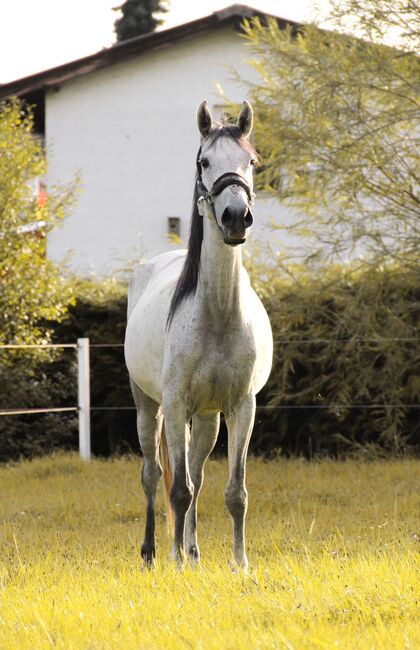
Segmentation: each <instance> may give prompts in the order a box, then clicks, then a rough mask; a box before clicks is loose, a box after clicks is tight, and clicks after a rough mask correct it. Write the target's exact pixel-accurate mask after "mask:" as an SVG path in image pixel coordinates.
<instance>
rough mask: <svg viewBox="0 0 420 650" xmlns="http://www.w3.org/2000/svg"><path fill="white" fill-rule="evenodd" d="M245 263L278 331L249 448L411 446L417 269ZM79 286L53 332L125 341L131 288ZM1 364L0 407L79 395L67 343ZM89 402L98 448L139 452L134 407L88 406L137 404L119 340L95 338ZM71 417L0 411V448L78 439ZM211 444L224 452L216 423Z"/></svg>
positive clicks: (69, 445)
mask: <svg viewBox="0 0 420 650" xmlns="http://www.w3.org/2000/svg"><path fill="white" fill-rule="evenodd" d="M250 270H251V274H252V275H253V278H254V284H255V285H256V286H257V289H258V291H259V293H260V294H261V297H262V299H263V301H264V304H265V306H266V308H267V310H268V312H269V316H270V320H271V323H272V327H273V334H274V339H275V341H276V344H275V356H274V365H273V370H272V373H271V377H270V379H269V382H268V384H267V386H266V388H265V389H264V390H263V392H262V393H261V394H260V396H259V398H258V403H259V405H260V407H262V408H260V409H259V410H258V411H257V418H256V424H255V429H254V435H253V438H252V442H251V451H253V452H254V453H257V454H267V455H272V454H276V453H279V452H280V451H281V452H282V453H285V454H288V455H305V456H308V457H312V456H315V455H334V456H337V455H339V456H343V455H348V454H353V453H357V454H359V455H360V454H365V455H369V454H375V455H377V454H378V453H379V454H390V453H392V454H395V453H397V454H402V453H405V452H408V451H410V450H411V451H413V450H415V449H417V450H418V448H419V417H418V416H419V410H418V409H415V408H413V407H410V406H406V405H410V404H411V405H414V404H419V402H420V399H419V398H420V380H419V377H418V373H417V368H418V362H419V352H418V345H416V342H414V341H413V340H412V339H413V338H415V337H416V324H417V322H418V314H419V308H418V305H419V298H420V284H419V279H418V276H417V275H416V274H415V272H411V273H410V272H408V271H407V270H404V271H403V270H400V269H398V268H394V269H392V270H391V269H375V270H372V269H370V270H367V271H363V272H362V271H360V272H359V273H350V269H348V268H343V267H334V268H330V269H329V270H327V271H326V270H324V271H323V273H322V276H321V273H319V274H317V273H315V272H314V271H313V272H312V273H311V274H310V273H309V272H305V271H303V270H302V269H299V271H298V273H295V274H294V275H293V279H292V280H291V279H290V278H287V276H286V275H285V274H282V273H281V272H280V271H279V269H278V268H277V267H273V268H272V269H267V267H266V266H265V268H264V270H263V271H262V270H261V268H260V267H258V266H256V265H254V266H253V267H252V268H251V269H250ZM75 293H76V297H77V299H76V304H75V305H74V306H73V307H71V308H70V310H69V314H68V316H67V318H66V319H65V320H64V321H63V322H62V323H61V324H59V325H58V326H56V329H55V333H54V340H55V341H56V342H60V343H65V342H69V343H74V342H75V341H76V339H77V338H78V337H84V336H87V337H89V338H90V342H91V344H92V345H94V344H97V343H101V344H104V343H105V344H106V343H108V344H114V343H117V344H121V343H122V342H123V340H124V330H125V323H126V287H125V286H124V285H119V284H117V283H116V282H113V281H110V280H107V281H104V282H95V281H79V282H78V283H76V287H75ZM396 339H398V340H396ZM4 354H5V352H3V355H4ZM0 373H3V377H0V379H3V381H2V384H3V385H4V386H5V390H4V392H3V397H2V400H3V406H4V407H9V408H10V407H17V406H19V407H21V406H24V405H26V406H48V405H50V406H58V405H60V406H73V405H75V404H76V403H77V365H76V355H75V353H74V351H72V350H64V351H63V352H61V353H60V354H55V355H54V356H53V358H51V357H50V356H49V357H48V358H46V359H43V358H42V355H41V357H39V356H38V357H37V360H36V362H35V361H34V360H33V359H32V361H30V359H28V353H26V354H25V355H22V354H20V356H19V357H17V363H15V366H14V370H13V372H12V373H11V374H10V364H7V367H6V366H0ZM91 405H92V407H93V411H92V450H93V453H94V454H97V455H109V454H113V453H121V452H125V451H128V450H129V451H135V452H138V451H139V444H138V439H137V433H136V418H135V411H134V410H128V411H126V410H122V411H120V410H114V411H113V410H110V411H101V410H95V407H103V406H110V407H127V406H132V405H133V401H132V397H131V392H130V388H129V382H128V373H127V370H126V367H125V363H124V356H123V348H122V347H119V348H114V347H110V348H95V347H92V349H91ZM352 405H356V406H364V405H376V406H375V407H374V408H351V406H352ZM382 405H385V406H382ZM286 406H288V407H294V408H286ZM315 407H317V408H315ZM320 407H322V408H320ZM77 425H78V423H77V414H74V413H70V414H50V415H39V416H15V417H7V418H1V419H0V459H2V460H7V459H10V458H18V457H19V456H33V455H35V454H40V453H45V452H49V451H51V450H53V449H56V448H64V449H77V446H78V433H77ZM216 451H218V452H219V453H225V452H226V434H225V430H224V428H223V427H222V431H221V435H220V436H219V441H218V446H217V448H216Z"/></svg>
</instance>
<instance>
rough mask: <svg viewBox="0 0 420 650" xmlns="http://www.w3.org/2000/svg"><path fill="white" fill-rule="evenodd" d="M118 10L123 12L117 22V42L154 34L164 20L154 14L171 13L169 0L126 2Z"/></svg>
mask: <svg viewBox="0 0 420 650" xmlns="http://www.w3.org/2000/svg"><path fill="white" fill-rule="evenodd" d="M116 10H118V11H119V10H121V11H122V16H121V18H118V19H117V20H116V21H115V24H114V28H115V33H116V35H117V41H118V42H120V41H125V40H127V39H128V38H135V37H136V36H142V35H143V34H149V33H150V32H154V31H155V29H156V27H159V26H160V25H162V23H163V20H162V19H160V18H156V17H155V16H154V14H156V13H158V14H163V13H166V12H167V11H169V2H168V0H126V1H125V2H124V4H122V5H121V6H120V7H117V8H116Z"/></svg>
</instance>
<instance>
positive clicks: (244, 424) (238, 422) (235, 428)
mask: <svg viewBox="0 0 420 650" xmlns="http://www.w3.org/2000/svg"><path fill="white" fill-rule="evenodd" d="M254 419H255V396H254V395H248V397H247V398H246V399H245V400H244V401H243V402H242V403H241V404H240V406H239V407H237V408H236V409H235V411H234V412H233V413H231V414H230V415H229V416H228V417H226V423H227V427H228V444H229V447H228V449H229V480H228V484H227V486H226V490H225V501H226V506H227V509H228V510H229V512H230V514H231V517H232V522H233V552H234V557H235V561H236V563H237V564H238V565H240V566H241V567H242V568H243V569H244V570H245V571H246V570H247V569H248V558H247V556H246V551H245V515H246V511H247V508H248V492H247V489H246V485H245V477H246V457H247V453H248V446H249V441H250V438H251V433H252V428H253V426H254Z"/></svg>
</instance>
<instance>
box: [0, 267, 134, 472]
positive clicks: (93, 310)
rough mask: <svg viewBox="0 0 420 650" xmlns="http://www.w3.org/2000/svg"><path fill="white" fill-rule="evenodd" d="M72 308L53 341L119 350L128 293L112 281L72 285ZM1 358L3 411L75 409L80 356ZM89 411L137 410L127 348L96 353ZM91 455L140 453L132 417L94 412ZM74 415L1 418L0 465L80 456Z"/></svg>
mask: <svg viewBox="0 0 420 650" xmlns="http://www.w3.org/2000/svg"><path fill="white" fill-rule="evenodd" d="M73 290H74V294H75V302H74V304H73V305H71V306H70V308H69V310H68V313H67V314H66V316H65V318H64V319H63V320H62V322H61V323H60V324H58V325H55V328H54V333H53V338H52V341H53V342H56V343H75V342H76V340H77V339H78V338H79V337H89V339H90V342H91V344H92V345H95V344H97V343H101V344H104V343H105V344H114V343H116V344H121V343H123V341H124V330H125V323H126V286H125V285H122V284H118V283H117V282H115V281H113V280H104V281H101V282H99V281H96V280H75V281H74V283H73ZM10 357H11V353H10V351H1V354H0V383H1V385H2V387H3V390H2V393H1V397H0V408H17V407H19V408H24V407H26V408H37V407H45V408H52V407H58V406H61V407H63V406H64V407H67V406H76V405H77V356H76V351H75V350H73V349H64V350H62V351H59V352H57V353H55V354H54V355H51V353H48V355H46V356H43V355H39V354H36V355H34V353H33V352H32V351H30V352H25V353H24V354H23V353H20V354H19V356H18V357H17V356H16V355H14V364H13V367H10ZM90 365H91V405H92V407H97V406H99V407H104V406H107V407H115V406H117V407H118V406H123V407H126V406H134V404H133V401H132V397H131V392H130V387H129V382H128V375H127V370H126V367H125V363H124V354H123V349H122V347H117V348H114V347H110V348H95V347H92V348H91V353H90ZM91 424H92V450H93V453H94V454H97V455H109V454H111V453H114V452H116V451H120V452H121V451H126V450H128V449H130V450H136V451H137V450H138V439H137V432H136V418H135V412H133V411H119V410H110V411H101V410H95V409H94V408H93V410H92V413H91ZM77 446H78V417H77V413H58V414H48V415H45V414H41V415H22V416H20V415H19V416H7V417H2V418H0V460H8V459H11V458H13V459H16V458H19V457H20V456H25V457H32V456H35V455H40V454H45V453H50V452H51V451H53V450H54V449H77Z"/></svg>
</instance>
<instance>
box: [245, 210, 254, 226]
mask: <svg viewBox="0 0 420 650" xmlns="http://www.w3.org/2000/svg"><path fill="white" fill-rule="evenodd" d="M253 223H254V217H253V216H252V213H251V210H248V211H247V213H246V215H245V219H244V224H245V228H250V226H252V224H253Z"/></svg>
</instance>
